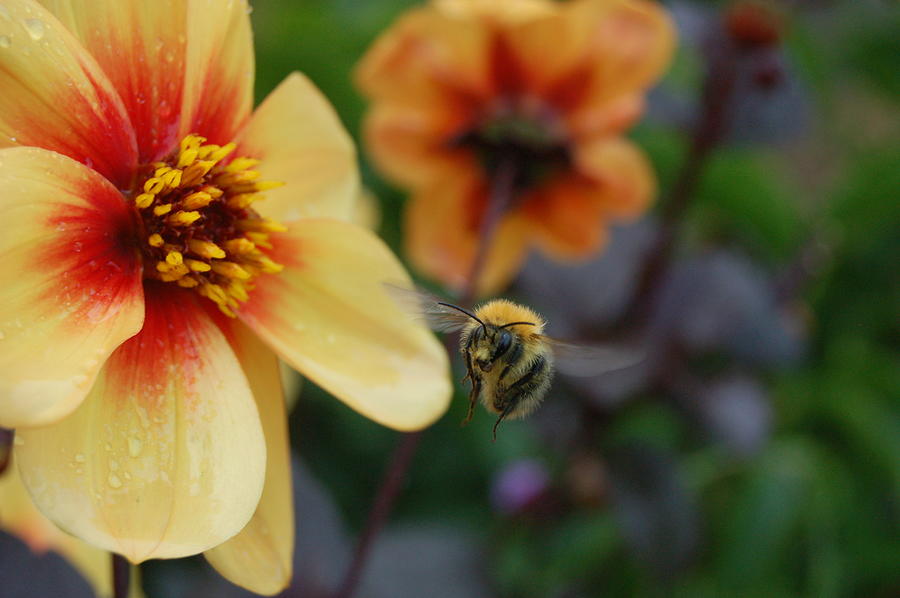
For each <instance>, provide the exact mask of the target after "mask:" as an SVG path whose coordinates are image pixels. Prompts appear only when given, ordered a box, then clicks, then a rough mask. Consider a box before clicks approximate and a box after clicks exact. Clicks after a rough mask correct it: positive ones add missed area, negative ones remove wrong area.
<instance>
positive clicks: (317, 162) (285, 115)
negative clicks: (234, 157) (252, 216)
mask: <svg viewBox="0 0 900 598" xmlns="http://www.w3.org/2000/svg"><path fill="white" fill-rule="evenodd" d="M237 153H238V154H239V155H244V156H252V157H254V158H257V159H259V160H261V163H260V165H259V171H260V172H261V173H262V176H263V178H265V179H266V180H274V181H282V182H284V183H286V185H285V186H284V187H279V188H277V189H272V190H270V191H266V200H265V201H264V202H262V203H261V204H259V209H260V211H261V212H263V214H264V215H265V216H268V217H270V218H274V219H276V220H278V221H280V222H292V221H294V220H297V219H298V218H323V217H324V218H338V219H341V220H347V219H348V218H349V217H350V214H351V213H352V210H353V205H354V202H355V201H356V198H357V195H358V193H359V172H358V171H357V168H356V149H355V148H354V146H353V140H352V139H351V138H350V135H349V134H347V130H346V129H344V126H343V125H342V124H341V121H340V118H338V115H337V114H336V113H335V111H334V108H332V107H331V105H330V104H329V103H328V100H327V99H325V97H324V96H323V95H322V93H321V92H320V91H319V90H318V89H316V87H315V86H314V85H313V84H312V82H310V80H309V79H307V78H306V77H305V76H304V75H301V74H300V73H292V74H291V75H289V76H288V77H287V79H285V80H284V81H283V82H282V83H281V85H279V86H278V87H277V88H276V89H275V91H273V92H272V93H271V94H269V97H267V98H266V100H265V101H264V102H263V103H262V105H260V107H259V108H258V109H257V110H256V112H255V113H254V114H253V117H252V119H251V120H250V122H249V124H248V125H247V128H246V129H245V130H244V131H243V133H242V134H241V140H240V143H239V149H238V152H237Z"/></svg>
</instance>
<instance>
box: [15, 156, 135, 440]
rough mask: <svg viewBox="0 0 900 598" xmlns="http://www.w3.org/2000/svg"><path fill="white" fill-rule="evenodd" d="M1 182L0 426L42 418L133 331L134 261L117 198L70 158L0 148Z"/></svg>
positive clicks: (83, 386)
mask: <svg viewBox="0 0 900 598" xmlns="http://www.w3.org/2000/svg"><path fill="white" fill-rule="evenodd" d="M0 189H3V193H2V194H0V218H2V220H3V222H4V223H5V225H4V233H3V234H2V235H0V264H2V268H0V339H2V342H0V426H5V427H18V426H27V425H43V424H46V423H50V422H52V421H54V420H56V419H59V418H61V417H63V416H65V415H66V414H68V413H69V412H71V411H72V410H73V409H75V408H76V407H77V406H78V404H79V403H80V402H81V400H82V399H83V398H84V396H85V395H86V394H87V392H88V390H89V389H90V388H91V384H92V383H93V381H94V379H95V378H96V376H97V373H98V372H99V371H100V367H101V366H102V365H103V362H104V361H105V360H106V358H107V357H108V356H109V354H110V353H112V352H113V350H114V349H115V348H116V347H117V346H118V345H119V344H120V343H121V342H122V341H124V340H125V339H127V338H129V337H130V336H132V335H133V334H135V333H136V332H137V331H138V330H140V327H141V322H142V321H143V316H144V310H143V299H142V291H141V267H140V259H139V257H138V254H137V252H136V250H135V249H134V248H132V247H130V246H128V245H127V244H126V241H125V239H127V238H128V237H129V235H130V231H131V230H132V226H133V225H132V220H131V214H130V212H129V209H128V206H127V205H126V204H125V202H124V200H123V199H122V196H121V195H120V194H119V192H118V191H116V190H115V189H114V188H113V186H112V185H111V184H110V183H109V182H108V181H107V180H105V179H104V178H103V177H101V176H100V175H99V174H97V173H95V172H93V171H91V170H89V169H87V168H85V167H84V166H82V165H81V164H78V163H77V162H75V161H74V160H71V159H69V158H66V157H64V156H61V155H59V154H55V153H52V152H48V151H46V150H42V149H37V148H24V147H23V148H7V149H4V150H0Z"/></svg>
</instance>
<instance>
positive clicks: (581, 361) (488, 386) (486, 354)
mask: <svg viewBox="0 0 900 598" xmlns="http://www.w3.org/2000/svg"><path fill="white" fill-rule="evenodd" d="M385 286H386V287H387V289H388V291H389V292H390V293H391V295H392V296H393V297H394V298H395V299H396V300H397V301H398V303H400V304H401V306H403V307H404V308H405V309H406V311H408V312H411V313H413V314H417V315H420V316H423V317H424V318H425V320H426V322H427V323H428V325H429V326H430V327H431V328H432V329H433V330H436V331H438V332H457V331H458V332H459V333H460V337H459V350H460V353H461V354H462V356H463V359H464V360H465V364H466V376H465V377H464V378H463V382H466V381H469V382H471V384H472V387H471V390H470V392H469V410H468V412H467V414H466V418H465V419H464V420H463V422H462V423H463V425H466V424H468V423H469V421H471V419H472V415H473V413H474V410H475V404H476V403H477V402H478V401H479V399H480V400H481V403H482V404H483V405H484V407H485V409H487V410H488V411H489V412H491V413H493V414H495V415H497V420H496V422H494V427H493V438H494V440H496V439H497V426H499V425H500V422H501V421H503V420H504V419H521V418H523V417H526V416H528V415H530V414H531V413H532V412H533V411H534V410H535V409H537V408H538V406H539V405H540V404H541V402H542V401H543V399H544V397H545V396H546V394H547V391H548V390H549V389H550V383H551V382H552V380H553V375H554V373H555V371H556V369H557V367H558V369H559V370H560V371H562V372H563V373H566V374H569V375H573V376H595V375H600V374H604V373H606V372H609V371H612V370H616V369H621V368H624V367H628V366H630V365H633V364H635V363H637V362H638V361H640V357H639V356H638V355H637V352H635V351H634V350H628V349H622V348H614V347H607V346H597V345H580V344H575V343H568V342H564V341H561V340H558V339H555V338H552V337H550V336H547V335H545V334H544V326H545V325H546V322H545V321H544V319H543V318H542V317H541V316H540V315H539V314H538V313H537V312H535V311H534V310H532V309H530V308H528V307H525V306H524V305H519V304H517V303H513V302H512V301H509V300H507V299H493V300H490V301H488V302H486V303H484V304H482V305H480V306H478V307H476V308H475V309H474V310H472V311H470V310H468V309H466V308H464V307H460V306H458V305H453V304H452V303H448V302H446V301H444V300H442V299H441V298H439V297H436V296H434V295H431V294H430V293H427V292H424V291H421V290H411V289H407V288H403V287H399V286H394V285H391V284H387V285H385Z"/></svg>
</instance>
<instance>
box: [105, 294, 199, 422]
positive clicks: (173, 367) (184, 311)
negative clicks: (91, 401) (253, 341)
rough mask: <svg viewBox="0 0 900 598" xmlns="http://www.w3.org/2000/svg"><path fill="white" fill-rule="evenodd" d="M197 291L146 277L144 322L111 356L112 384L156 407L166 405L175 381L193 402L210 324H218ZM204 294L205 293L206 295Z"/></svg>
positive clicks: (178, 389) (150, 407)
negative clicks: (201, 303)
mask: <svg viewBox="0 0 900 598" xmlns="http://www.w3.org/2000/svg"><path fill="white" fill-rule="evenodd" d="M198 299H199V298H198V296H197V294H196V293H194V292H192V291H188V290H185V289H181V288H179V287H177V286H175V285H172V284H167V283H163V282H157V281H153V280H146V281H144V300H145V305H146V313H145V316H144V327H143V328H142V329H141V331H140V332H138V333H137V334H136V335H135V336H133V337H131V338H130V339H128V340H127V341H125V342H124V343H122V344H121V345H120V346H119V348H118V349H116V351H115V352H114V353H113V354H112V355H111V356H110V358H109V360H108V361H107V366H106V367H107V368H108V370H107V371H108V374H107V375H108V376H109V384H111V385H113V387H118V388H121V389H123V390H122V392H121V393H118V395H117V396H118V397H121V398H123V399H124V398H127V397H129V396H134V397H135V398H136V400H137V401H139V402H140V404H141V405H142V406H143V407H144V408H146V409H147V411H148V412H150V413H152V412H153V411H154V410H155V409H160V408H164V407H165V404H166V399H167V398H168V397H170V396H171V395H170V393H171V392H172V385H173V384H175V392H179V393H181V395H182V397H183V398H184V399H186V400H187V401H188V402H187V403H186V404H185V406H186V407H188V408H190V407H191V402H190V401H191V400H196V399H199V398H200V397H198V396H196V395H195V394H194V393H192V392H191V388H192V387H193V386H194V384H195V382H196V381H197V376H198V374H199V373H200V372H201V371H202V369H203V366H204V357H203V354H204V348H205V345H207V344H208V339H207V338H206V337H207V334H206V333H207V330H208V329H209V328H211V327H213V326H214V324H213V323H212V322H210V320H209V318H208V317H207V315H206V313H205V311H204V310H203V308H201V307H200V306H199V305H198V304H197V301H198ZM201 300H202V299H201Z"/></svg>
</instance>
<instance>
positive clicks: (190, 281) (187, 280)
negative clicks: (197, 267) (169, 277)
mask: <svg viewBox="0 0 900 598" xmlns="http://www.w3.org/2000/svg"><path fill="white" fill-rule="evenodd" d="M176 282H177V283H178V286H180V287H184V288H186V289H193V288H194V287H196V286H197V285H199V284H200V282H199V281H198V280H197V279H196V278H193V277H191V276H185V277H184V278H179V279H178V280H177V281H176Z"/></svg>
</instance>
